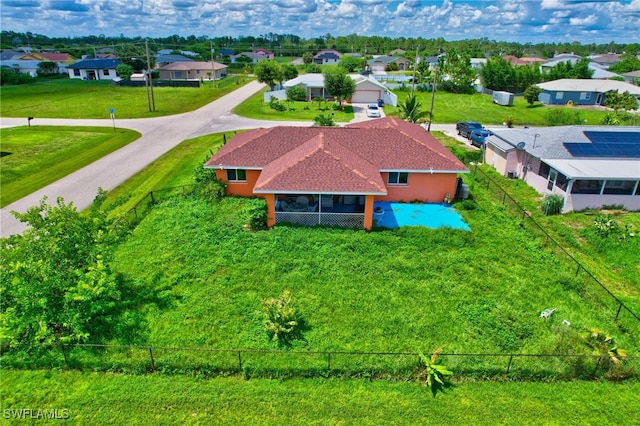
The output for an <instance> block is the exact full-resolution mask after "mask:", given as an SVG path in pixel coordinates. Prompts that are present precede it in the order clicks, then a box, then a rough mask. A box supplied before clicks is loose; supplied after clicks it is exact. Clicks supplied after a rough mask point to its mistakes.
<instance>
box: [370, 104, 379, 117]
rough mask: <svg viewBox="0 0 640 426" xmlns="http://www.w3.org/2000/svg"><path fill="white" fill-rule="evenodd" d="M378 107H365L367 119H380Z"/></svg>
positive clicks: (373, 105) (371, 105) (374, 105)
mask: <svg viewBox="0 0 640 426" xmlns="http://www.w3.org/2000/svg"><path fill="white" fill-rule="evenodd" d="M381 116H382V115H381V114H380V107H379V106H378V105H376V104H369V105H367V117H375V118H377V117H381Z"/></svg>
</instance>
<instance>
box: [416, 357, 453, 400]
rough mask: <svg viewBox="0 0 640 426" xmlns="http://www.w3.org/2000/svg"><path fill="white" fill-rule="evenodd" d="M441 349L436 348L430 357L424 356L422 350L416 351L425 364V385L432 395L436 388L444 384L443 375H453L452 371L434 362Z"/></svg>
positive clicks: (438, 388) (444, 378)
mask: <svg viewBox="0 0 640 426" xmlns="http://www.w3.org/2000/svg"><path fill="white" fill-rule="evenodd" d="M441 350H442V349H441V348H438V349H436V350H435V352H434V353H433V355H431V358H429V357H427V356H425V355H424V354H423V353H422V352H418V355H420V360H421V361H422V363H423V364H424V366H425V370H424V376H426V377H425V386H427V387H429V388H430V389H431V391H432V392H433V395H434V396H435V394H436V393H437V391H438V390H440V389H441V388H442V387H443V386H445V380H446V377H445V376H452V375H453V372H452V371H449V370H448V369H447V367H445V366H444V365H441V364H436V360H437V358H438V355H440V352H441Z"/></svg>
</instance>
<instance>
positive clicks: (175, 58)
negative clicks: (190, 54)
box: [156, 55, 193, 64]
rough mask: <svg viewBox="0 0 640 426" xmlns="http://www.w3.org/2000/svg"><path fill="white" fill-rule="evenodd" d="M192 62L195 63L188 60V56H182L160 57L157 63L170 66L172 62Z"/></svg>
mask: <svg viewBox="0 0 640 426" xmlns="http://www.w3.org/2000/svg"><path fill="white" fill-rule="evenodd" d="M190 61H193V59H191V58H187V57H186V56H182V55H158V58H157V59H156V62H157V63H160V64H170V63H172V62H190Z"/></svg>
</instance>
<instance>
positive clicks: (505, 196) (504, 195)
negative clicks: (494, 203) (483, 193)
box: [502, 192, 507, 206]
mask: <svg viewBox="0 0 640 426" xmlns="http://www.w3.org/2000/svg"><path fill="white" fill-rule="evenodd" d="M506 199H507V193H506V192H504V193H502V205H503V206H504V200H506Z"/></svg>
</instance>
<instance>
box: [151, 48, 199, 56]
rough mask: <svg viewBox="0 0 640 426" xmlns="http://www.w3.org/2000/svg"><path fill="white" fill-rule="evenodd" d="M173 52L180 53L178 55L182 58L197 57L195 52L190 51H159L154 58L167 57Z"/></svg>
mask: <svg viewBox="0 0 640 426" xmlns="http://www.w3.org/2000/svg"><path fill="white" fill-rule="evenodd" d="M173 52H180V53H179V55H184V56H198V54H197V53H196V52H192V51H190V50H175V49H161V50H158V52H156V56H169V55H172V54H173Z"/></svg>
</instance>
